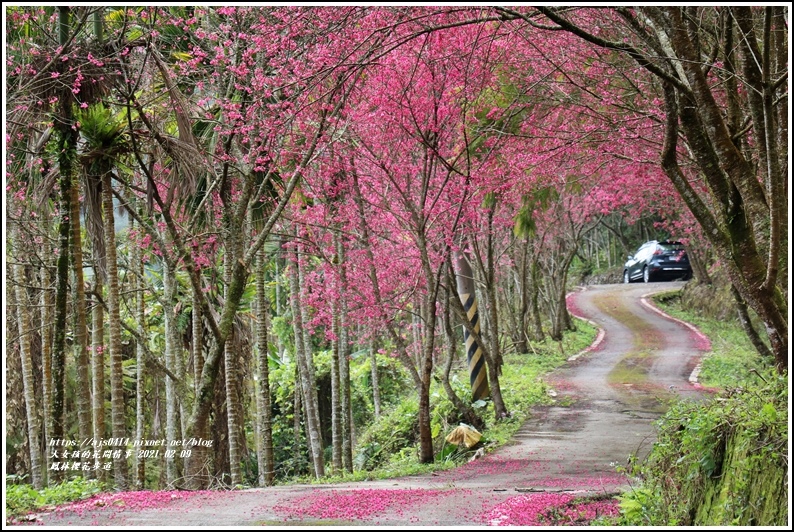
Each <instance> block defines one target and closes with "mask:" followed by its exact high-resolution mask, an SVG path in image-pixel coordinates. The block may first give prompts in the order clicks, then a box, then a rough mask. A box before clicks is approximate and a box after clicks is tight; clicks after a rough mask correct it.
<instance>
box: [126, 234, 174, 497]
mask: <svg viewBox="0 0 794 532" xmlns="http://www.w3.org/2000/svg"><path fill="white" fill-rule="evenodd" d="M132 264H133V267H134V268H135V270H136V272H135V273H136V275H134V276H133V278H134V279H136V283H135V287H136V288H137V290H136V292H135V311H136V314H137V315H138V319H137V322H138V334H139V335H140V337H141V339H143V338H146V304H145V298H144V293H143V290H144V283H143V274H144V269H143V262H142V261H141V254H140V247H138V246H133V247H132ZM144 348H145V346H144V345H143V344H142V343H141V341H138V342H137V343H136V345H135V439H136V440H138V441H141V440H143V439H145V438H146V412H145V403H144V398H145V386H144V384H145V383H144V374H143V364H144V353H145V349H144ZM166 378H167V377H166ZM137 455H138V453H136V467H135V488H136V489H139V490H141V489H144V487H145V484H146V459H145V458H144V457H143V456H137Z"/></svg>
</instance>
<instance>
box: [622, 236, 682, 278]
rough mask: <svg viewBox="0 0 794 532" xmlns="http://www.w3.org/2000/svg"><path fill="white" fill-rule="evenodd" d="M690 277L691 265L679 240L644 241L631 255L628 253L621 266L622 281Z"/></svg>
mask: <svg viewBox="0 0 794 532" xmlns="http://www.w3.org/2000/svg"><path fill="white" fill-rule="evenodd" d="M691 278H692V266H690V265H689V257H687V255H686V250H685V249H684V245H683V244H682V243H681V242H673V241H667V240H664V241H662V242H657V241H656V240H651V241H650V242H646V243H644V244H643V245H642V246H640V249H638V250H637V253H635V254H634V256H633V257H632V256H631V255H629V257H628V260H627V262H626V264H625V265H624V266H623V282H624V283H631V282H634V281H639V280H640V279H642V280H643V281H644V282H646V283H649V282H651V281H656V280H661V279H668V280H672V279H683V280H685V281H686V280H688V279H691Z"/></svg>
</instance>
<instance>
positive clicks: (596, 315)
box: [40, 283, 708, 527]
mask: <svg viewBox="0 0 794 532" xmlns="http://www.w3.org/2000/svg"><path fill="white" fill-rule="evenodd" d="M680 286H681V283H651V284H632V285H601V286H593V287H589V288H587V289H586V290H583V291H581V292H576V293H574V294H572V295H571V296H570V297H569V308H570V309H571V311H572V312H574V313H575V314H577V315H580V316H583V317H586V318H588V319H590V320H592V321H593V322H595V323H596V324H598V325H599V327H601V328H602V329H603V331H604V334H603V335H602V337H600V338H599V340H598V341H597V345H594V346H591V348H590V349H589V350H588V352H586V353H583V354H582V355H580V356H578V357H577V358H576V359H575V360H573V361H571V362H570V363H569V364H568V365H567V366H566V367H565V368H563V369H561V370H559V371H557V372H555V374H553V375H552V376H551V377H550V378H549V382H550V384H551V388H552V389H553V393H554V394H556V397H555V398H556V403H555V405H553V406H547V407H541V408H537V409H535V410H534V411H533V412H532V414H531V416H530V419H529V421H528V422H527V423H526V424H525V425H524V427H522V429H521V431H520V432H519V433H518V434H517V435H516V438H515V442H514V443H513V444H511V445H507V446H505V447H503V448H501V449H499V450H498V451H496V452H494V453H492V454H490V455H488V456H486V457H485V458H482V459H480V460H477V461H474V462H471V463H469V464H467V465H465V466H463V467H460V468H458V469H455V470H451V471H445V472H442V473H439V474H434V475H428V476H416V477H409V478H401V479H393V480H388V481H377V482H359V483H350V484H344V485H324V486H284V487H276V488H268V489H252V490H246V491H240V492H224V493H217V492H213V493H209V492H204V493H176V492H175V493H173V494H167V495H159V496H164V497H165V498H166V500H165V502H161V501H159V500H155V498H154V497H155V496H153V495H150V494H145V493H141V494H138V495H137V496H133V495H127V496H126V497H127V498H126V499H124V500H123V502H121V501H116V502H113V501H112V500H108V501H107V502H106V503H101V504H102V505H97V504H96V503H95V502H94V503H89V504H87V505H86V504H85V503H83V505H82V506H79V507H76V508H74V509H73V510H67V511H57V512H51V513H49V514H43V515H41V521H40V523H42V524H44V525H55V526H63V525H74V526H78V525H79V526H86V525H113V526H138V527H144V526H145V527H150V526H245V525H263V524H264V525H278V524H304V525H310V524H312V525H334V526H344V525H354V524H358V525H381V526H383V525H399V526H409V525H432V526H439V525H450V526H454V525H476V526H482V525H489V524H490V525H494V524H529V523H530V522H532V519H533V518H532V516H531V515H530V514H531V513H532V512H535V514H537V511H538V510H537V509H538V508H540V507H542V506H543V505H544V504H554V503H555V501H556V503H558V504H563V503H565V501H566V500H567V499H566V497H567V498H568V499H570V498H571V497H573V496H574V495H573V494H583V493H585V494H608V493H613V492H614V491H615V490H618V489H621V488H624V487H625V486H626V484H627V481H628V480H627V479H626V478H624V477H622V476H621V475H619V474H617V473H616V466H617V465H624V464H626V461H627V458H628V457H629V455H631V454H637V455H639V456H644V455H645V453H647V451H648V449H649V447H650V445H651V443H652V441H653V438H654V429H653V427H652V425H651V422H652V421H653V420H654V419H656V418H657V417H658V416H659V415H660V414H661V413H662V412H663V411H664V409H665V405H666V404H667V402H668V401H669V400H670V399H671V398H672V397H673V396H674V394H675V395H687V396H697V395H698V394H699V392H698V390H697V389H696V388H695V387H693V386H692V384H691V383H690V382H689V378H690V376H691V374H692V371H693V369H694V367H695V365H696V364H697V361H698V360H699V358H700V356H702V354H703V350H704V349H707V346H708V341H707V340H706V339H705V338H704V337H703V336H702V335H699V333H697V332H696V331H694V330H693V329H691V328H689V327H687V326H686V324H683V323H682V322H678V321H674V320H672V319H670V318H668V317H665V316H663V315H662V314H661V313H659V312H658V311H655V310H654V309H653V308H652V307H651V305H650V304H648V303H647V301H644V300H643V298H644V297H645V296H646V295H648V294H650V293H651V292H655V291H661V290H668V289H671V288H676V287H680ZM555 497H556V499H555ZM580 511H583V510H580ZM596 511H597V510H596ZM602 511H604V510H602ZM533 515H534V514H533ZM522 519H523V521H522Z"/></svg>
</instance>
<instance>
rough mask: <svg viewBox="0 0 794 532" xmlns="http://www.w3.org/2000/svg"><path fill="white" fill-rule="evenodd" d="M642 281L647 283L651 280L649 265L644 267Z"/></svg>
mask: <svg viewBox="0 0 794 532" xmlns="http://www.w3.org/2000/svg"><path fill="white" fill-rule="evenodd" d="M642 281H643V282H645V283H650V282H651V272H649V271H648V267H647V266H646V267H645V268H643V269H642Z"/></svg>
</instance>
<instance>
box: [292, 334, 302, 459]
mask: <svg viewBox="0 0 794 532" xmlns="http://www.w3.org/2000/svg"><path fill="white" fill-rule="evenodd" d="M296 350H297V348H296ZM302 388H303V385H301V371H300V366H299V365H298V364H297V358H296V360H295V390H294V391H293V392H292V462H293V463H294V464H295V473H296V474H299V473H300V470H301V469H300V464H301V462H302V461H303V455H302V453H301V417H302V416H301V412H302V410H303V408H302V401H301V396H302V395H303V392H302Z"/></svg>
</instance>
